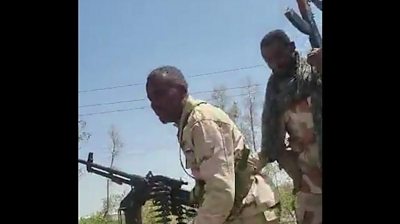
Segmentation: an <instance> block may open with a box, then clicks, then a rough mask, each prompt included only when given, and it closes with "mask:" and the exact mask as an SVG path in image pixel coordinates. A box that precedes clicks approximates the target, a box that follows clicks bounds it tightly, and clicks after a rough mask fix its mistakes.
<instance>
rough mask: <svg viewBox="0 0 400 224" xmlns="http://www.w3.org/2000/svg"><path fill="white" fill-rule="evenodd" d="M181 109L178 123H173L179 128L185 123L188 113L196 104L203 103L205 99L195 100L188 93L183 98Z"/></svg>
mask: <svg viewBox="0 0 400 224" xmlns="http://www.w3.org/2000/svg"><path fill="white" fill-rule="evenodd" d="M182 103H183V105H184V106H183V110H182V114H181V118H180V120H179V123H175V126H176V127H178V128H179V130H181V129H182V128H183V126H184V124H185V123H186V122H185V121H186V120H187V118H188V115H189V114H190V113H191V112H192V111H193V109H194V108H195V107H196V106H198V105H199V104H201V103H205V101H202V100H196V99H194V98H193V97H192V96H190V95H188V96H187V97H185V98H184V99H183V102H182Z"/></svg>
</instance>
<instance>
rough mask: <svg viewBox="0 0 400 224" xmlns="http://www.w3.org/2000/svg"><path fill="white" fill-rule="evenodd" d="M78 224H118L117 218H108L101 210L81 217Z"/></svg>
mask: <svg viewBox="0 0 400 224" xmlns="http://www.w3.org/2000/svg"><path fill="white" fill-rule="evenodd" d="M79 224H119V222H118V220H108V219H106V218H104V217H103V214H102V213H101V212H98V213H95V214H94V215H92V216H90V217H88V218H81V219H80V220H79Z"/></svg>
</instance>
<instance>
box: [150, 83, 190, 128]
mask: <svg viewBox="0 0 400 224" xmlns="http://www.w3.org/2000/svg"><path fill="white" fill-rule="evenodd" d="M146 91H147V97H148V99H149V100H150V102H151V108H152V109H153V111H154V113H155V114H156V115H157V116H158V118H159V119H160V121H161V122H162V123H164V124H166V123H169V122H176V121H179V119H180V116H181V113H182V109H183V105H182V100H183V98H184V97H185V95H186V92H185V91H184V90H182V88H180V87H179V86H176V85H173V84H171V83H169V82H168V81H167V80H161V79H157V78H155V79H152V80H150V81H149V82H148V83H147V85H146Z"/></svg>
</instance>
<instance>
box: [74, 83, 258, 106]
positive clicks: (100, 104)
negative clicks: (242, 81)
mask: <svg viewBox="0 0 400 224" xmlns="http://www.w3.org/2000/svg"><path fill="white" fill-rule="evenodd" d="M255 86H260V84H254V85H246V86H236V87H231V88H225V89H224V90H234V89H243V88H247V87H255ZM211 92H214V90H206V91H197V92H193V93H191V94H192V95H196V94H201V93H211ZM145 100H146V99H144V98H139V99H131V100H122V101H115V102H108V103H96V104H86V105H82V106H79V108H83V107H97V106H105V105H113V104H120V103H131V102H139V101H145Z"/></svg>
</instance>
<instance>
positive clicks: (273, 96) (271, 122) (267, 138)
mask: <svg viewBox="0 0 400 224" xmlns="http://www.w3.org/2000/svg"><path fill="white" fill-rule="evenodd" d="M321 76H322V75H321V74H319V73H317V72H316V71H315V70H314V69H313V68H312V67H311V66H310V65H309V64H308V63H307V61H306V59H304V58H301V57H300V56H299V55H298V54H296V66H295V68H294V69H293V70H292V71H289V72H287V73H285V74H272V75H271V76H270V78H269V80H268V84H267V90H266V95H265V102H264V108H263V113H262V146H261V149H262V150H261V153H260V155H261V156H262V157H264V158H267V159H268V162H273V161H276V160H278V162H279V163H280V164H285V163H287V161H286V160H287V159H288V158H289V157H296V158H295V159H298V158H297V157H298V155H297V154H296V152H293V151H287V150H285V149H286V145H285V136H286V132H288V131H289V130H288V125H289V126H290V125H291V127H292V129H293V130H294V129H295V128H294V127H296V125H297V124H293V122H292V123H290V124H289V121H288V116H289V115H288V114H287V112H288V111H290V110H291V109H292V110H295V111H296V110H298V108H297V107H298V106H299V105H300V104H301V103H302V102H303V103H304V102H305V101H307V100H308V101H310V102H312V103H310V104H309V113H310V114H311V120H312V121H311V122H312V123H313V124H312V125H311V126H312V128H313V130H312V131H313V134H314V135H315V142H316V147H317V151H318V160H319V164H321V163H322V158H321V154H322V77H321ZM299 103H300V104H299ZM295 111H294V113H296V112H295ZM289 117H290V116H289ZM297 137H301V136H300V135H298V136H297ZM292 142H293V139H292ZM283 154H287V155H283ZM280 160H284V161H280ZM290 160H292V159H290ZM290 169H292V170H291V171H292V172H291V173H292V174H293V175H291V174H290V173H289V172H288V174H289V175H290V176H291V177H292V178H293V176H299V175H301V171H300V170H298V169H299V168H297V167H292V168H290Z"/></svg>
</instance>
